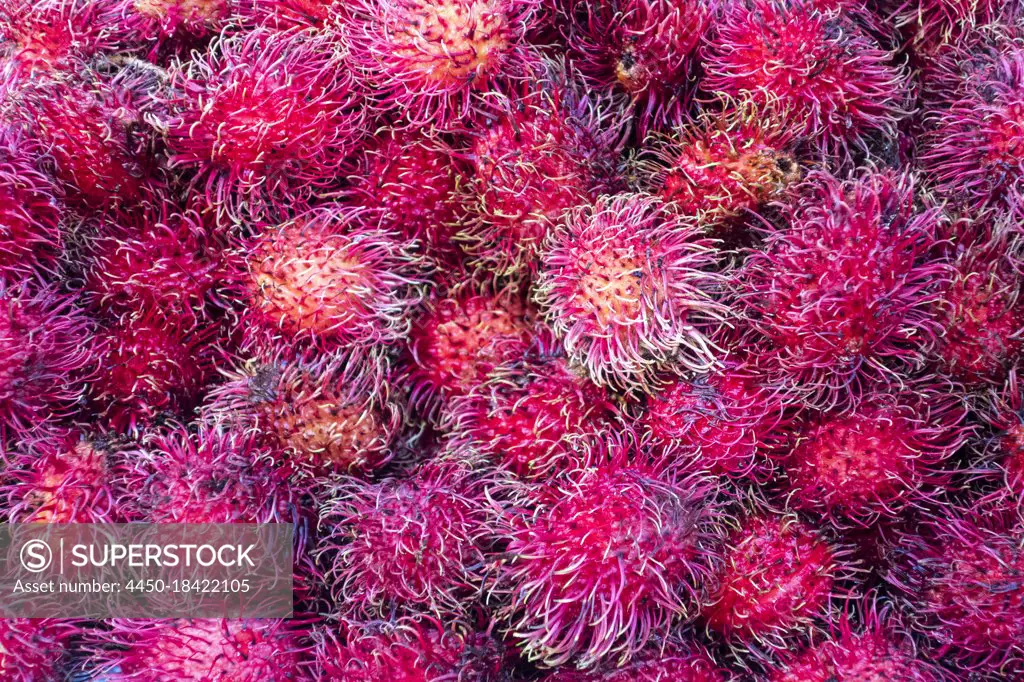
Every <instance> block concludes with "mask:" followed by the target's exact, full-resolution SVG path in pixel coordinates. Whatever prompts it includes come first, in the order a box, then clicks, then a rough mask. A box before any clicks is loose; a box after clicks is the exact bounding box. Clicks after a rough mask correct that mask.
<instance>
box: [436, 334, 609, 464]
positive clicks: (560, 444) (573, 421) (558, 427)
mask: <svg viewBox="0 0 1024 682" xmlns="http://www.w3.org/2000/svg"><path fill="white" fill-rule="evenodd" d="M617 414H618V409H617V408H616V406H615V405H614V403H612V401H611V400H610V399H609V396H608V394H607V393H606V392H605V391H604V390H603V389H601V388H599V387H598V386H595V385H594V384H593V383H591V382H590V380H589V379H586V378H583V377H580V376H578V375H576V374H574V373H573V372H571V371H570V370H569V366H568V364H567V363H566V362H565V359H564V358H562V357H560V356H557V355H542V354H530V355H527V356H524V357H522V358H518V359H516V360H513V361H511V362H509V363H506V364H503V365H499V366H498V367H496V368H495V369H494V370H493V371H492V372H491V373H490V376H489V377H488V378H487V380H486V381H485V382H484V383H482V384H480V385H478V386H476V387H474V388H473V390H471V391H470V392H469V393H468V394H467V395H465V396H462V397H457V398H455V399H454V400H452V402H451V403H450V405H449V408H448V409H447V410H446V413H445V415H444V417H443V418H442V420H441V430H443V431H445V432H447V433H448V434H449V441H450V442H449V448H450V449H451V450H452V451H453V452H454V453H456V454H464V455H469V456H475V455H482V456H483V457H485V458H486V459H487V460H488V461H490V462H493V463H494V464H496V465H498V466H499V467H501V468H503V469H507V470H508V471H511V472H512V473H513V474H515V475H517V476H520V477H523V478H534V479H536V478H543V477H546V476H549V475H551V474H552V473H553V472H557V471H559V470H563V471H564V470H566V469H576V468H579V467H581V466H590V465H592V464H595V463H596V462H597V461H598V459H599V456H600V453H602V452H603V451H604V449H605V442H606V440H607V439H608V438H609V437H610V436H611V435H612V434H613V433H618V432H619V431H620V430H621V429H623V428H624V424H623V423H621V422H619V421H617V419H616V416H617Z"/></svg>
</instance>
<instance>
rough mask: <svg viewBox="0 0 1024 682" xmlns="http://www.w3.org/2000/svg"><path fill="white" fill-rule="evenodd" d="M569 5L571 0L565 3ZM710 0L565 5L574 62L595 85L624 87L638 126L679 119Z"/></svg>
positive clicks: (711, 9) (711, 4)
mask: <svg viewBox="0 0 1024 682" xmlns="http://www.w3.org/2000/svg"><path fill="white" fill-rule="evenodd" d="M565 4H566V5H567V6H569V7H573V5H574V3H565ZM716 4H717V3H715V2H714V1H712V0H685V2H674V1H673V0H626V2H620V3H600V2H599V3H580V5H582V6H581V7H575V8H573V9H569V10H568V12H569V15H570V21H569V27H568V31H567V33H568V36H567V40H568V44H569V46H570V49H571V51H572V55H573V58H574V62H576V63H578V64H579V66H580V69H581V70H582V71H583V73H584V74H586V75H587V76H588V77H589V78H590V80H591V81H592V82H593V83H594V84H595V85H596V86H597V87H598V88H600V89H603V90H613V89H620V90H623V91H625V92H626V93H628V94H629V95H630V96H631V97H632V98H633V101H634V104H635V107H636V109H637V114H638V121H639V129H640V133H641V134H643V133H644V132H645V131H646V130H647V129H648V128H649V127H659V126H660V125H662V124H664V123H666V122H669V121H678V120H680V119H681V118H682V117H683V116H684V115H685V112H686V107H687V104H688V96H689V94H690V92H689V91H690V90H691V89H692V87H693V84H694V81H695V76H696V73H695V68H694V67H695V64H696V61H697V60H696V54H695V53H696V51H697V47H698V46H699V45H700V44H701V40H702V39H703V37H704V35H705V33H706V32H707V30H708V27H709V26H710V25H711V23H712V18H713V15H714V13H715V11H716V8H715V5H716Z"/></svg>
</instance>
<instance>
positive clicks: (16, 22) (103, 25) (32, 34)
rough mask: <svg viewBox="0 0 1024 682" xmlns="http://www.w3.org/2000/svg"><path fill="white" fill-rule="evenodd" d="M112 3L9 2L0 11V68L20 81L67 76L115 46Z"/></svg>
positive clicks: (93, 0) (94, 0) (72, 0)
mask: <svg viewBox="0 0 1024 682" xmlns="http://www.w3.org/2000/svg"><path fill="white" fill-rule="evenodd" d="M121 37H122V36H121V35H120V31H119V30H118V24H117V8H116V6H115V3H114V2H113V1H112V0H43V1H42V2H38V1H36V0H7V1H6V2H4V4H3V6H0V64H2V63H4V62H6V63H7V65H6V68H8V69H10V68H11V67H13V69H14V74H15V75H16V76H21V77H26V78H27V77H31V76H39V75H44V74H46V75H48V74H49V73H50V72H54V71H68V70H71V69H72V68H74V66H75V63H76V62H80V61H84V60H88V59H90V58H91V57H93V56H95V55H97V54H99V53H101V52H106V51H112V50H114V49H116V48H117V47H118V45H119V39H120V38H121Z"/></svg>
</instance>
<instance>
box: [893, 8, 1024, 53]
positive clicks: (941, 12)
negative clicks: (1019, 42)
mask: <svg viewBox="0 0 1024 682" xmlns="http://www.w3.org/2000/svg"><path fill="white" fill-rule="evenodd" d="M882 6H883V7H885V8H886V9H889V8H891V12H887V14H888V15H890V16H891V18H892V19H891V20H892V21H893V22H894V23H895V24H896V25H897V26H898V27H900V28H901V29H902V30H903V32H904V33H905V34H906V35H907V42H908V43H909V45H910V46H911V49H912V50H913V54H914V56H916V57H918V58H919V59H927V58H929V57H931V56H933V55H934V54H935V53H936V52H937V51H939V50H941V49H942V48H943V47H944V46H947V45H955V44H957V43H958V42H961V41H962V40H964V38H965V36H966V35H968V34H969V33H970V32H971V31H972V30H973V29H974V28H976V27H980V26H989V25H992V24H994V23H996V22H1000V21H1007V20H1008V19H1009V18H1010V17H1011V16H1012V14H1013V13H1014V11H1016V12H1019V9H1015V8H1016V7H1017V5H1016V3H1004V2H1000V0H911V1H909V2H907V1H905V0H899V1H893V2H885V3H882ZM1007 15H1008V16H1007Z"/></svg>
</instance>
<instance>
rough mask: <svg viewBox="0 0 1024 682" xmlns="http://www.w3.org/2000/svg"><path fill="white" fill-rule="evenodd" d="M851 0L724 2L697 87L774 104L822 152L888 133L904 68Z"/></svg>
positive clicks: (903, 97) (900, 108) (901, 101)
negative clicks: (857, 17)
mask: <svg viewBox="0 0 1024 682" xmlns="http://www.w3.org/2000/svg"><path fill="white" fill-rule="evenodd" d="M849 5H854V3H839V2H836V3H824V2H814V1H813V0H756V1H755V2H751V3H729V4H728V5H727V7H726V9H725V12H724V15H723V19H722V21H721V22H720V23H719V24H718V25H717V26H716V31H715V32H714V34H713V35H712V37H711V38H710V39H709V41H708V44H707V46H706V48H705V52H704V55H703V63H704V69H705V76H704V79H703V81H702V83H701V85H702V88H703V89H704V90H706V91H708V92H713V93H718V94H723V95H726V96H728V97H735V98H739V99H746V98H749V99H750V100H752V101H753V102H754V103H756V104H757V105H759V106H766V105H772V106H776V107H778V110H779V111H782V112H785V118H786V120H787V124H788V125H789V126H790V127H791V128H792V130H793V132H794V134H796V135H798V136H800V137H805V138H808V139H809V140H811V141H812V143H813V144H814V145H815V146H817V147H818V148H819V149H820V150H821V152H822V153H823V155H825V156H829V155H835V154H838V155H840V156H845V155H847V154H848V153H849V150H850V148H851V147H853V148H855V149H863V148H865V147H866V144H867V142H868V139H869V138H870V137H872V136H884V137H888V138H892V137H894V136H895V134H896V124H897V122H898V121H899V120H900V119H901V118H902V117H904V116H905V115H906V113H907V112H906V107H907V104H908V99H909V89H908V82H907V74H906V73H904V71H903V69H901V68H900V67H898V66H896V65H894V63H893V54H892V53H890V52H889V51H887V50H885V49H883V48H882V46H880V45H879V44H878V42H877V41H876V40H875V39H874V38H873V37H872V36H871V35H870V34H869V33H868V32H867V31H865V30H864V29H863V28H862V27H860V26H858V25H857V23H856V22H855V21H854V20H853V15H854V14H855V13H850V12H849V11H848V10H849V7H848V6H849ZM865 12H866V10H865Z"/></svg>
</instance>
